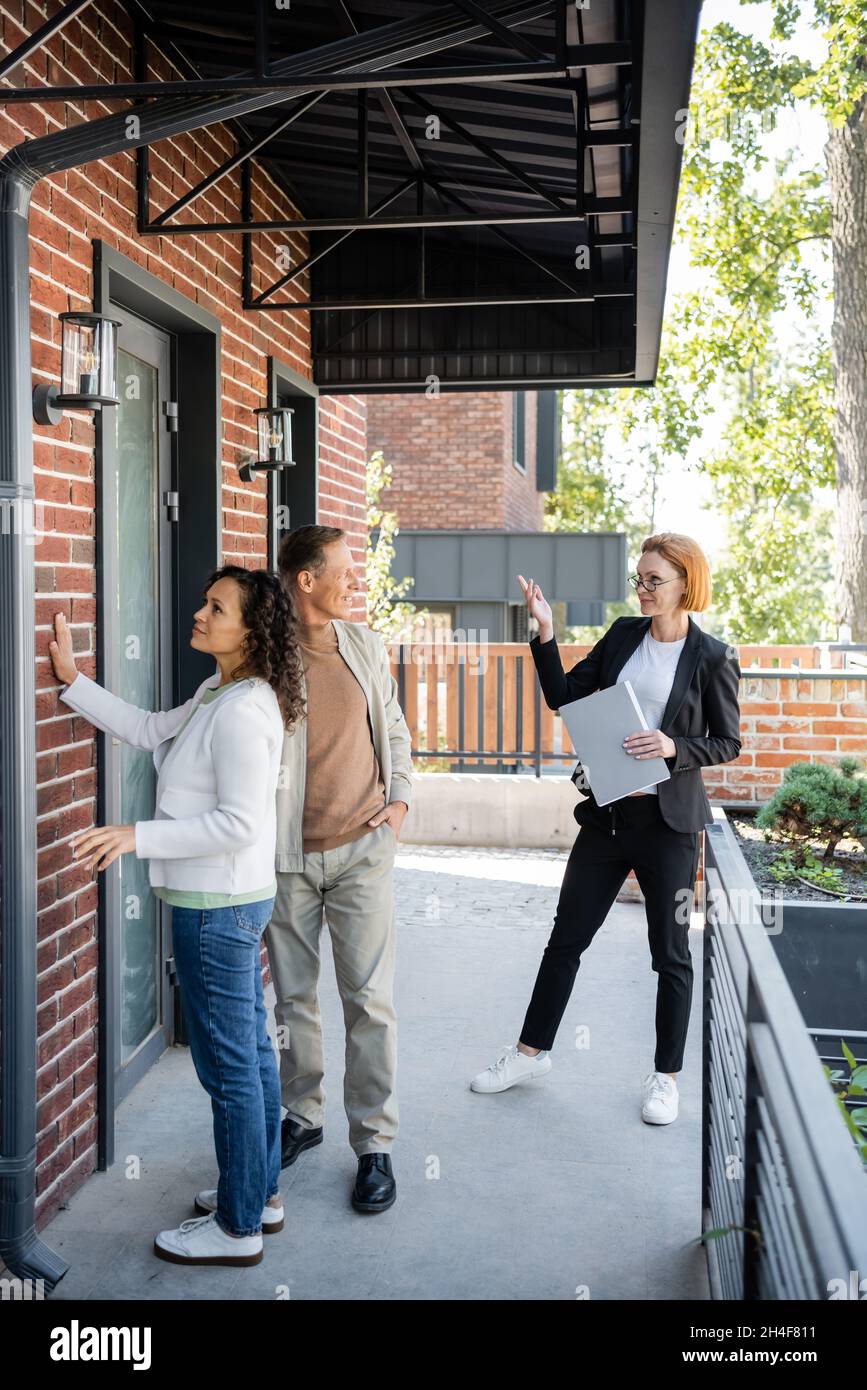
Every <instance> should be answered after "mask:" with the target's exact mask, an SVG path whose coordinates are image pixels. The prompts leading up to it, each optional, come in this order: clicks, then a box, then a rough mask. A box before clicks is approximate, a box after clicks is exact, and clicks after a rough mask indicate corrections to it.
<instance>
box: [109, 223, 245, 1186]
mask: <svg viewBox="0 0 867 1390" xmlns="http://www.w3.org/2000/svg"><path fill="white" fill-rule="evenodd" d="M93 282H94V289H93V300H94V303H93V307H94V310H95V311H96V312H97V313H104V314H110V313H111V309H112V305H116V306H120V307H121V308H124V309H127V310H128V311H129V312H130V313H131V314H135V315H136V316H137V317H138V318H141V319H144V320H146V321H147V322H148V323H151V324H153V325H154V326H155V327H156V328H159V329H162V330H163V331H164V332H167V333H170V334H171V335H172V337H173V339H174V346H175V351H174V353H173V354H172V356H173V361H172V367H171V399H172V400H174V401H177V402H178V404H179V409H178V417H177V419H178V428H177V431H176V432H175V433H173V434H172V436H171V443H172V462H171V470H172V490H173V491H177V493H178V495H179V496H178V504H179V511H178V522H177V525H176V526H175V527H174V536H173V554H172V572H173V576H174V583H173V592H172V600H171V607H172V611H171V653H172V660H171V685H172V704H180V703H181V702H182V701H183V700H185V699H187V698H188V697H189V696H190V695H191V694H192V693H193V691H194V690H195V689H196V687H197V686H198V685H199V684H200V683H201V681H202V680H203V679H204V678H205V677H206V676H208V675H210V674H211V673H212V670H213V661H211V660H209V659H208V658H207V657H206V656H203V655H202V654H201V653H199V652H195V651H193V650H192V649H191V648H190V646H189V641H188V640H187V639H188V629H189V618H190V614H191V613H192V612H193V611H194V610H195V609H196V608H198V607H199V605H200V603H201V591H202V583H203V580H204V578H205V576H206V575H207V574H208V573H209V571H210V570H211V569H214V568H216V567H217V566H218V565H219V564H220V563H221V559H222V546H223V541H222V483H223V479H222V448H221V439H222V432H221V423H220V421H221V409H220V407H221V396H220V343H221V329H220V321H219V319H217V318H216V317H215V316H214V315H213V314H211V313H208V311H207V310H205V309H202V308H201V307H200V306H199V305H198V304H196V303H194V302H193V301H192V300H189V299H186V298H185V297H184V296H183V295H182V294H180V293H179V292H178V291H177V290H175V289H173V288H172V287H171V286H170V285H165V284H163V283H162V281H160V280H158V279H157V277H156V276H155V275H152V274H151V273H150V272H149V271H146V270H143V269H142V268H141V266H138V265H136V263H135V262H134V261H131V260H130V259H129V258H128V257H127V256H124V255H123V254H122V253H121V252H119V251H116V250H115V249H114V247H112V246H109V245H107V244H106V243H105V242H104V241H101V240H95V241H94V243H93ZM95 420H96V519H97V534H96V576H97V577H96V594H97V601H96V633H97V641H96V678H97V680H98V681H102V680H103V679H104V675H105V671H106V636H107V627H106V614H105V613H104V612H103V611H102V608H103V605H102V587H103V586H102V582H101V581H102V574H103V567H104V564H105V554H104V537H103V535H102V534H101V521H100V518H101V517H102V515H103V510H104V509H103V507H102V505H101V501H102V496H103V488H104V486H105V483H106V481H107V478H108V476H110V473H111V471H112V469H113V468H114V465H115V460H114V431H113V428H112V426H113V423H114V421H113V417H112V415H111V413H110V412H109V413H107V414H106V416H105V420H103V418H102V415H101V414H100V413H97V415H96V416H95ZM106 426H107V428H106ZM181 538H183V544H181ZM104 740H105V735H104V734H98V735H97V749H98V754H97V756H98V763H97V823H98V824H104V819H103V817H104V812H105V807H106V790H107V789H106V784H105V771H106V758H105V745H104ZM103 878H104V876H103V875H99V907H98V919H97V920H98V962H99V964H98V974H97V980H98V997H99V1021H98V1030H97V1038H98V1049H99V1053H98V1063H97V1125H98V1132H97V1168H98V1169H100V1170H103V1169H106V1168H109V1167H110V1166H111V1164H112V1163H113V1162H114V1115H115V1109H116V1105H117V1097H116V1086H115V1078H116V1074H117V1066H118V1057H117V1048H116V1038H117V1030H116V1026H115V1024H116V1019H115V1011H116V1010H117V1008H118V1007H119V998H118V992H117V989H116V987H115V982H116V980H117V971H118V967H119V941H118V938H117V930H116V929H115V930H113V931H112V930H110V924H109V921H108V913H107V903H106V893H105V885H104V881H103Z"/></svg>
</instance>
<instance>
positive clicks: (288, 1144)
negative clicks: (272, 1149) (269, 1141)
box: [280, 1115, 322, 1168]
mask: <svg viewBox="0 0 867 1390" xmlns="http://www.w3.org/2000/svg"><path fill="white" fill-rule="evenodd" d="M321 1143H322V1126H321V1125H319V1127H318V1128H317V1129H308V1128H307V1126H306V1125H301V1124H299V1123H298V1121H297V1120H293V1119H292V1117H291V1115H287V1116H286V1118H285V1120H283V1121H281V1124H280V1167H281V1168H288V1167H289V1166H290V1165H291V1164H293V1163H294V1162H295V1160H296V1158H297V1157H298V1155H299V1154H300V1153H301V1151H302V1149H312V1148H313V1145H314V1144H321Z"/></svg>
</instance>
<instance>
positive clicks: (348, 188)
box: [0, 0, 700, 392]
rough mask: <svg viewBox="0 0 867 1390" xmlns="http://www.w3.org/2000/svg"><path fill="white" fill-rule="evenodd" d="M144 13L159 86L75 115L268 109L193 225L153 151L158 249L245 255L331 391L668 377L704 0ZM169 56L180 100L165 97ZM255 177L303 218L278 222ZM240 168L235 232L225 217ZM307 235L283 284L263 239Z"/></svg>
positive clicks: (146, 57) (249, 113)
mask: <svg viewBox="0 0 867 1390" xmlns="http://www.w3.org/2000/svg"><path fill="white" fill-rule="evenodd" d="M81 8H82V5H81V0H73V3H70V4H68V5H67V6H65V7H64V10H62V11H60V12H59V14H58V15H57V16H55V17H54V19H53V20H52V21H51V24H52V25H53V27H54V28H57V27H58V26H59V25H60V23H61V21H62V18H63V15H64V13H66V14H69V13H71V12H75V11H78V10H80V9H81ZM127 9H128V10H129V12H130V14H131V16H132V18H133V20H134V22H135V25H136V32H137V46H138V55H139V61H138V71H139V73H140V74H141V80H140V81H138V82H133V83H121V84H108V83H106V84H100V85H98V86H94V87H92V88H88V87H73V88H63V89H61V88H55V89H53V95H54V96H57V95H60V94H62V95H64V96H66V95H68V97H69V99H72V98H73V97H78V98H80V97H82V96H89V95H93V96H96V95H99V96H102V97H109V96H115V97H129V98H130V99H137V100H141V99H142V98H143V97H145V96H155V97H161V98H166V97H175V96H177V97H178V102H179V105H180V104H181V102H182V101H184V100H186V101H187V102H190V103H192V102H194V101H196V100H197V99H199V98H201V97H202V96H203V95H206V94H207V95H215V96H216V95H222V96H228V95H230V94H237V95H238V96H239V97H249V98H250V100H249V102H248V103H247V105H246V110H244V111H243V112H242V113H241V114H239V115H238V116H236V117H234V118H233V124H234V126H235V129H236V133H237V134H238V137H239V142H240V145H239V151H238V153H237V155H235V156H233V157H232V158H231V159H229V160H227V161H226V163H225V164H224V165H223V166H222V167H221V169H219V170H217V171H216V173H215V174H212V175H210V176H209V177H208V178H207V179H206V180H204V181H203V182H202V183H201V184H199V185H197V186H196V187H195V188H194V189H191V190H190V191H189V192H188V193H187V194H185V195H184V196H183V197H182V198H180V199H178V200H177V201H176V202H175V203H174V204H172V205H166V206H161V207H159V206H157V207H155V206H152V199H151V197H150V196H149V185H150V181H149V178H148V148H147V144H144V145H143V146H142V147H141V148H140V149H139V232H140V233H141V234H142V235H156V234H158V235H162V236H189V235H190V234H191V233H198V234H200V235H208V234H209V233H215V232H221V233H225V232H227V231H230V232H232V233H236V234H237V235H239V236H242V237H243V241H244V252H245V254H244V275H243V285H242V286H241V287H240V288H241V294H242V302H243V306H244V308H245V309H247V310H251V311H257V310H258V311H268V312H274V311H282V310H285V311H293V312H304V313H309V314H310V315H311V317H312V331H311V337H312V343H313V357H314V380H315V381H316V384H317V385H318V387H319V388H320V390H322V391H326V392H347V391H351V392H358V391H374V390H379V391H400V390H416V391H417V390H419V389H424V388H425V387H426V386H427V385H429V383H430V381H431V379H432V378H433V379H435V381H436V383H437V388H438V389H464V390H478V389H491V388H494V389H496V388H501V389H502V388H506V389H512V388H514V387H517V386H555V385H556V386H596V385H607V384H612V385H615V384H616V385H627V384H648V383H650V382H652V381H653V379H654V376H655V372H656V364H657V352H658V344H659V336H660V327H661V318H662V304H663V297H664V286H665V271H666V265H667V258H668V250H669V246H670V239H671V228H672V220H673V214H674V204H675V198H676V192H677V181H678V175H679V168H680V154H681V146H680V145H679V144H678V142H677V139H676V130H677V126H678V118H677V112H678V110H679V109H681V108H684V107H685V106H686V105H687V101H688V95H689V83H690V76H691V70H692V59H693V50H694V43H695V34H696V29H697V24H698V13H699V9H700V0H592V3H588V4H586V6H585V5H581V4H576V3H575V2H574V0H291V4H288V3H287V4H286V5H285V6H281V7H278V6H276V5H274V4H267V3H265V0H254V3H253V4H249V3H248V4H242V3H240V0H211V3H210V4H209V5H208V6H207V8H206V9H205V8H203V7H195V6H192V7H191V6H188V5H180V4H177V3H175V2H174V0H147V3H146V2H145V0H127ZM38 37H39V36H38V35H37V36H34V41H35V40H36V39H37V38H38ZM157 52H159V53H162V54H164V55H165V56H166V57H168V58H170V59H171V60H172V62H173V63H174V64H175V66H176V67H177V69H178V70H179V71H180V72H181V73H182V74H183V79H182V80H175V81H168V82H157V81H155V80H148V77H147V74H148V72H149V70H150V68H151V62H150V60H151V58H152V56H153V55H154V54H155V53H157ZM17 61H20V59H18V60H17ZM5 66H6V65H5V64H3V65H0V73H2V71H3V68H4V67H5ZM9 66H14V64H12V63H10V64H9ZM35 95H36V91H35V89H34V88H32V87H31V88H26V89H18V90H17V91H15V90H9V89H6V90H4V91H3V98H4V100H13V101H14V100H28V99H29V100H33V99H35ZM42 95H43V96H44V95H45V93H44V90H42ZM139 109H140V108H139ZM253 159H256V160H259V161H261V162H262V164H263V165H264V166H265V167H266V168H267V169H268V170H269V171H270V173H271V174H272V175H273V176H274V177H275V178H276V179H277V180H278V181H279V183H280V184H282V185H283V186H284V187H285V189H286V190H287V192H288V193H289V195H290V196H291V198H292V201H293V203H294V205H295V207H297V209H298V212H299V220H297V221H293V222H291V223H280V222H277V223H275V222H268V223H262V222H256V221H255V219H254V218H253V216H252V214H251V211H250V209H251V199H250V169H251V160H253ZM238 168H241V170H242V179H241V194H240V198H239V206H238V208H237V214H236V216H235V218H234V219H232V220H227V221H224V222H222V223H215V222H213V221H202V220H201V204H200V203H199V204H198V207H199V215H198V216H197V211H196V209H197V197H198V195H199V194H201V193H202V192H205V191H206V190H207V189H208V188H210V187H212V186H214V184H215V183H217V182H218V181H219V179H220V178H221V177H222V178H224V177H225V176H226V175H227V174H229V173H231V172H232V171H234V170H236V169H238ZM290 229H291V230H292V231H293V232H295V233H299V232H303V233H304V234H305V235H306V236H307V237H308V238H309V240H308V247H309V251H308V253H307V254H306V255H304V256H303V258H300V259H299V260H298V263H297V264H290V265H289V266H288V268H287V269H285V271H283V272H278V271H277V270H275V269H274V260H273V250H272V241H273V237H271V240H270V241H269V242H268V243H267V244H263V236H264V235H265V234H273V233H275V232H279V231H281V230H283V231H288V230H290Z"/></svg>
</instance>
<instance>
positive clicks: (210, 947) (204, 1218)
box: [49, 565, 304, 1265]
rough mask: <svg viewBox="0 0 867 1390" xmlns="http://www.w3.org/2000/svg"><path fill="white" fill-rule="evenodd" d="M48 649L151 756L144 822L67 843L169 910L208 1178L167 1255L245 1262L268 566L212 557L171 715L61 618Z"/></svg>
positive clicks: (263, 921)
mask: <svg viewBox="0 0 867 1390" xmlns="http://www.w3.org/2000/svg"><path fill="white" fill-rule="evenodd" d="M54 632H55V638H56V640H55V641H53V642H51V643H50V646H49V650H50V654H51V660H52V664H53V666H54V672H55V675H56V676H57V678H58V680H60V681H62V682H64V687H63V689H62V690H61V691H60V698H61V699H62V700H63V701H64V703H65V704H67V705H70V706H71V707H72V708H73V709H75V710H77V711H78V712H79V713H81V714H83V715H84V716H85V717H86V718H87V719H89V720H90V722H91V723H92V724H94V725H96V727H97V728H98V729H102V730H103V731H104V732H106V733H109V734H112V735H114V737H115V738H119V739H121V740H122V741H123V742H125V743H128V744H131V745H132V746H133V747H134V748H146V749H149V750H151V751H152V752H153V756H154V764H155V766H156V768H157V771H158V781H157V790H156V813H155V818H154V819H153V820H149V821H137V822H136V823H135V825H106V826H99V827H96V828H94V829H92V830H87V831H84V832H83V833H82V834H80V835H77V836H76V837H75V838H74V840H73V842H72V843H73V852H74V853H75V854H76V856H78V857H79V858H80V859H81V861H82V862H85V863H86V864H87V866H88V867H89V868H93V867H96V869H97V871H99V870H100V869H105V868H107V867H108V865H109V864H111V863H113V861H114V860H115V859H117V858H118V856H119V855H121V854H135V855H136V856H137V857H138V858H139V859H147V860H149V876H150V882H151V886H152V888H153V890H154V893H155V894H156V895H157V896H158V897H160V898H162V899H163V900H164V901H165V902H167V903H170V904H171V907H172V945H173V952H174V959H175V965H176V969H177V975H178V981H179V983H180V987H181V994H182V998H183V1004H184V1016H185V1019H186V1023H187V1030H188V1034H189V1038H190V1051H191V1053H192V1057H193V1063H194V1065H195V1068H196V1074H197V1075H198V1077H199V1080H200V1081H201V1083H202V1085H203V1086H204V1088H205V1090H206V1091H207V1092H208V1094H209V1095H210V1097H211V1107H212V1110H213V1115H214V1144H215V1147H216V1153H217V1166H218V1169H219V1174H220V1177H219V1183H218V1185H217V1187H216V1188H215V1189H213V1190H207V1191H204V1192H200V1193H199V1194H198V1195H197V1197H196V1200H195V1209H196V1211H198V1212H200V1213H202V1215H201V1216H199V1217H197V1218H193V1219H190V1220H187V1221H183V1222H182V1223H181V1225H180V1226H179V1227H178V1228H177V1229H176V1230H167V1231H161V1232H160V1233H159V1235H157V1237H156V1238H155V1241H154V1250H155V1253H156V1254H157V1255H158V1256H159V1257H160V1259H163V1260H169V1261H172V1262H173V1263H176V1264H197V1265H198V1264H206V1265H254V1264H258V1263H259V1261H260V1260H261V1259H262V1233H263V1231H264V1232H266V1233H270V1232H273V1231H279V1230H280V1229H281V1228H282V1225H283V1204H282V1201H281V1199H280V1196H279V1193H278V1182H279V1176H280V1080H279V1075H278V1071H277V1063H276V1058H275V1056H274V1050H273V1047H272V1045H271V1041H270V1039H269V1037H268V1032H267V1028H266V1017H265V1006H264V1001H263V994H262V971H261V967H260V955H259V952H260V938H261V934H262V932H263V930H264V928H265V927H266V925H267V923H268V921H269V919H270V916H271V909H272V907H273V903H274V895H275V893H276V890H277V884H276V880H275V876H274V856H275V846H276V833H277V826H276V809H275V806H276V792H277V783H278V777H279V771H280V762H281V757H282V749H283V736H284V730H288V731H289V732H291V731H292V726H293V725H294V722H295V721H296V720H297V719H298V718H299V717H300V716H301V714H302V713H303V712H304V711H303V708H302V706H303V699H302V694H301V691H302V685H301V664H300V659H299V655H298V647H297V640H296V618H295V613H294V610H293V608H292V603H291V599H290V598H289V597H288V595H287V594H286V591H285V590H284V588H283V586H282V585H281V584H280V581H279V580H278V579H277V577H276V576H275V575H272V574H269V573H268V572H267V571H265V570H246V569H242V568H241V567H240V566H237V565H224V566H222V568H220V569H218V570H215V571H214V572H213V573H212V574H211V575H210V577H209V578H208V581H207V583H206V585H205V591H204V599H203V603H202V607H201V608H200V609H199V610H198V612H197V613H196V614H195V616H194V620H193V629H192V635H191V638H190V645H191V646H192V647H194V648H195V650H196V651H200V652H206V653H208V655H209V656H212V657H213V658H214V660H215V661H216V663H217V666H218V668H219V670H218V671H217V672H216V673H215V674H214V675H213V676H209V677H208V679H207V680H205V681H203V682H202V684H201V685H200V686H199V688H198V690H197V691H196V693H195V695H193V696H192V697H191V698H190V699H189V700H187V701H186V702H185V703H184V704H183V705H179V706H178V707H177V708H176V709H171V710H166V711H163V712H162V713H157V714H151V713H149V712H148V711H146V710H141V709H137V708H136V707H135V706H134V705H131V704H127V703H126V701H124V700H121V699H119V698H118V697H117V696H116V695H112V694H111V693H110V691H108V690H105V689H104V688H103V687H102V686H100V685H98V684H97V683H96V682H95V681H92V680H90V678H89V677H88V676H85V675H84V674H83V672H81V671H78V670H76V666H75V661H74V659H73V654H72V638H71V634H70V632H69V629H68V627H67V625H66V620H65V618H64V617H63V615H62V614H57V615H56V617H55V619H54Z"/></svg>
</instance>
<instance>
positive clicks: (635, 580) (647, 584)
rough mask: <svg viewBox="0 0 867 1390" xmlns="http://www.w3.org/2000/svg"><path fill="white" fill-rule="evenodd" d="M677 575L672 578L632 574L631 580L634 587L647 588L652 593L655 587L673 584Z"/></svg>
mask: <svg viewBox="0 0 867 1390" xmlns="http://www.w3.org/2000/svg"><path fill="white" fill-rule="evenodd" d="M676 577H677V576H674V578H672V579H642V578H641V577H640V575H637V574H630V576H629V582H630V584H631V585H632V587H633V589H636V590H637V589H641V588H645V589H646V590H647V592H648V593H649V594H652V593H653V591H654V589H658V588H659V586H660V584H673V583H674V579H675V578H676Z"/></svg>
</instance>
